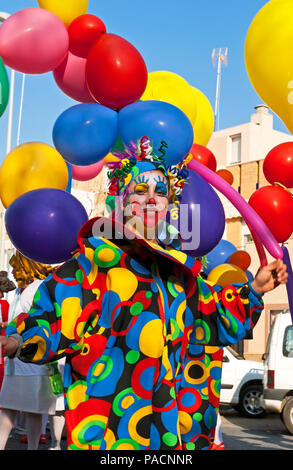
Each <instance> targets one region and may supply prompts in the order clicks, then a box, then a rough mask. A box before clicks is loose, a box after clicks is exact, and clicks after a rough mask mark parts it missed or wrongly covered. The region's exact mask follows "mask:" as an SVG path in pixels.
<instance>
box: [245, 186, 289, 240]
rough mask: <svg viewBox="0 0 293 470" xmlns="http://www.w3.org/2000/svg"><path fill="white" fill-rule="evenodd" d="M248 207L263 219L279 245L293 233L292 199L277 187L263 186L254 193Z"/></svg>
mask: <svg viewBox="0 0 293 470" xmlns="http://www.w3.org/2000/svg"><path fill="white" fill-rule="evenodd" d="M249 205H250V206H251V207H253V209H254V210H255V211H256V212H257V213H258V215H259V216H260V217H261V218H262V219H263V221H264V222H265V224H266V225H267V227H268V228H269V229H270V231H271V232H272V233H273V235H274V236H275V237H276V240H277V241H278V242H279V243H283V242H285V241H286V240H288V238H289V237H290V235H291V233H292V232H293V197H292V196H291V194H290V193H289V192H288V191H287V190H286V189H283V188H281V187H279V186H264V187H263V188H260V189H258V190H257V191H255V192H254V193H253V194H252V195H251V197H250V199H249Z"/></svg>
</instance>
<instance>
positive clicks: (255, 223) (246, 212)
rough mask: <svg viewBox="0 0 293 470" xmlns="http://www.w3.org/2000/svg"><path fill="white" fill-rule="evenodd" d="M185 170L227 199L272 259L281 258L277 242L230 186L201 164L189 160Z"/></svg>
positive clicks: (258, 217)
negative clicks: (188, 170) (198, 176)
mask: <svg viewBox="0 0 293 470" xmlns="http://www.w3.org/2000/svg"><path fill="white" fill-rule="evenodd" d="M187 168H191V170H193V171H195V172H196V173H197V174H199V175H200V176H201V177H202V178H203V179H205V180H206V181H207V182H208V183H210V184H211V185H212V186H214V187H215V188H216V189H217V190H218V191H220V192H221V193H222V194H224V196H226V197H227V199H229V201H230V202H232V204H233V205H234V207H236V209H238V211H239V213H240V214H241V215H242V217H243V218H244V220H245V221H246V223H247V225H248V226H249V227H251V229H252V230H253V231H254V232H255V233H256V235H257V236H258V238H259V240H260V241H261V242H262V243H263V245H264V246H265V248H266V249H267V250H268V252H269V253H270V254H271V255H272V256H273V257H274V258H276V259H277V258H280V259H282V258H283V251H282V249H281V247H280V246H279V244H278V242H277V240H276V239H275V237H274V236H273V235H272V233H271V232H270V230H269V229H268V227H267V226H266V225H265V223H264V222H263V220H262V219H261V217H260V216H259V215H258V214H257V213H256V212H255V210H254V209H252V207H251V206H250V205H249V204H248V203H247V202H246V201H245V199H243V197H242V196H240V194H239V193H238V192H237V191H235V189H234V188H232V186H230V184H228V183H227V182H226V181H225V180H224V179H223V178H221V177H220V176H219V175H217V174H216V173H215V172H214V171H211V170H210V169H209V168H207V167H206V166H205V165H203V164H202V163H199V162H197V161H195V160H191V161H190V162H189V163H188V165H187Z"/></svg>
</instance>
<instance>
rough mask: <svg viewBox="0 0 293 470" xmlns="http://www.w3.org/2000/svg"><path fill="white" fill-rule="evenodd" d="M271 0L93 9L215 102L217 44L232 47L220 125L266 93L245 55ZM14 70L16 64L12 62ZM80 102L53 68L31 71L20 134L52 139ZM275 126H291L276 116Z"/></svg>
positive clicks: (2, 143)
mask: <svg viewBox="0 0 293 470" xmlns="http://www.w3.org/2000/svg"><path fill="white" fill-rule="evenodd" d="M266 3H267V0H206V1H203V0H124V1H122V0H89V8H88V13H91V14H94V15H96V16H98V17H99V18H100V19H101V20H102V21H103V22H104V23H105V25H106V28H107V32H109V33H114V34H117V35H119V36H122V37H123V38H125V39H127V40H128V41H129V42H131V43H132V44H133V45H134V46H135V47H136V48H137V49H138V50H139V51H140V53H141V54H142V56H143V58H144V60H145V63H146V65H147V69H148V72H153V71H156V70H167V71H170V72H174V73H176V74H178V75H180V76H181V77H183V78H185V80H187V81H188V83H189V84H190V85H192V86H194V87H196V88H198V89H200V90H201V91H202V92H203V93H204V94H205V95H206V97H207V98H208V99H209V101H210V103H211V105H212V107H213V108H214V104H215V95H216V68H214V67H213V64H212V59H211V55H212V51H213V49H214V48H220V47H224V48H226V47H227V48H228V66H227V67H223V69H222V82H221V95H220V114H219V126H220V129H223V128H227V127H232V126H234V125H238V124H243V123H245V122H249V120H250V115H251V114H252V113H253V112H254V107H255V106H257V105H259V104H261V99H260V98H259V96H258V95H257V94H256V92H255V91H254V89H253V87H252V85H251V83H250V81H249V78H248V76H247V72H246V68H245V61H244V44H245V38H246V34H247V31H248V28H249V25H250V24H251V22H252V20H253V18H254V17H255V15H256V14H257V12H258V11H259V10H260V9H261V8H262V7H263V6H264V5H265V4H266ZM37 6H38V3H37V0H0V11H5V12H7V13H10V14H12V13H14V12H16V11H19V10H22V9H24V8H29V7H37ZM7 71H8V75H9V76H10V69H9V68H7ZM21 79H22V76H21V74H19V73H16V80H15V95H14V114H13V134H12V148H14V147H16V145H17V130H18V118H19V104H20V91H21ZM75 104H77V102H76V101H73V100H72V99H71V98H69V97H67V96H66V95H65V94H64V93H63V92H62V91H61V90H60V89H59V88H58V86H57V85H56V83H55V81H54V78H53V74H52V73H51V72H50V73H47V74H42V75H27V76H26V81H25V88H24V103H23V113H22V121H21V132H20V142H19V143H25V142H33V141H38V142H44V143H47V144H50V145H53V141H52V130H53V127H54V124H55V121H56V119H57V118H58V116H59V115H60V114H61V113H62V112H63V111H65V110H66V109H67V108H69V107H71V106H73V105H75ZM7 125H8V109H7V110H6V112H5V114H4V115H3V116H2V117H1V118H0V162H1V161H2V160H3V158H4V157H5V155H6V142H7ZM274 127H275V129H277V130H280V131H283V132H288V131H287V129H286V128H285V126H284V124H283V123H282V122H281V120H280V119H279V118H278V117H277V116H275V119H274Z"/></svg>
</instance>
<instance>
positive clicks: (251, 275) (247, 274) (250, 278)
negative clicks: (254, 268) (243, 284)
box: [245, 270, 254, 282]
mask: <svg viewBox="0 0 293 470" xmlns="http://www.w3.org/2000/svg"><path fill="white" fill-rule="evenodd" d="M245 274H246V276H247V279H248V281H249V282H252V281H253V280H254V275H253V274H252V272H250V271H247V270H246V271H245Z"/></svg>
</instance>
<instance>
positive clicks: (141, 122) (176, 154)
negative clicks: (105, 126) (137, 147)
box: [118, 101, 193, 165]
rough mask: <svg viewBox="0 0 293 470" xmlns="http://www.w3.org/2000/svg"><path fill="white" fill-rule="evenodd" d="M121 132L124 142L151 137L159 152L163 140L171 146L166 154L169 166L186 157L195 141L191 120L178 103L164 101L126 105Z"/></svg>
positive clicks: (155, 150) (121, 121) (119, 119)
mask: <svg viewBox="0 0 293 470" xmlns="http://www.w3.org/2000/svg"><path fill="white" fill-rule="evenodd" d="M118 126H119V133H120V136H121V139H122V141H123V142H124V144H126V145H129V144H130V143H131V142H137V141H138V140H139V139H141V137H143V136H148V137H149V139H150V140H151V142H152V143H153V149H154V152H155V154H156V155H158V156H161V152H160V151H159V149H160V147H161V146H162V141H165V142H166V143H167V145H168V148H167V151H166V154H165V155H164V158H165V163H166V164H167V165H176V164H177V163H178V162H180V161H181V160H182V159H183V158H184V157H186V156H187V155H188V153H189V151H190V149H191V146H192V142H193V130H192V125H191V124H190V121H189V119H188V118H187V117H186V115H185V114H184V113H183V112H182V111H181V110H180V109H179V108H176V106H173V105H172V104H169V103H164V102H163V101H139V102H137V103H133V104H131V105H129V106H126V107H125V108H123V109H122V110H121V111H120V112H119V114H118Z"/></svg>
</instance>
